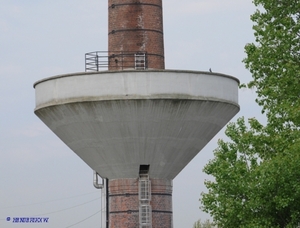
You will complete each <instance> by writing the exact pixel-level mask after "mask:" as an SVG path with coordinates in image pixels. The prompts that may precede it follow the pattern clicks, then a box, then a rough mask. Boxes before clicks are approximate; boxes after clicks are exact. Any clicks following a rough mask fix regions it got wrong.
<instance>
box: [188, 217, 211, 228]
mask: <svg viewBox="0 0 300 228" xmlns="http://www.w3.org/2000/svg"><path fill="white" fill-rule="evenodd" d="M193 228H216V226H214V224H213V223H211V222H210V221H209V220H208V219H207V220H206V221H205V222H201V219H199V220H198V221H197V222H195V223H194V226H193Z"/></svg>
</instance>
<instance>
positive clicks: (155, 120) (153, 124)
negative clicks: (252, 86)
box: [35, 70, 239, 179]
mask: <svg viewBox="0 0 300 228" xmlns="http://www.w3.org/2000/svg"><path fill="white" fill-rule="evenodd" d="M35 89H36V109H35V113H36V115H37V116H39V118H40V119H41V120H42V121H43V122H44V123H45V124H46V125H47V126H48V127H49V128H50V129H51V130H52V131H53V132H54V133H55V134H56V135H57V136H58V137H59V138H61V140H62V141H64V142H65V143H66V144H67V145H68V146H69V147H70V148H71V149H72V150H73V151H74V152H75V153H76V154H77V155H78V156H79V157H81V158H82V159H83V160H84V161H85V162H86V163H87V164H88V165H89V166H90V167H91V168H92V169H94V170H96V171H97V172H98V173H99V174H100V175H101V176H102V177H105V178H109V179H119V178H137V177H138V174H139V166H140V164H150V172H149V175H150V177H151V178H160V179H173V178H174V177H175V176H176V175H177V174H178V173H179V172H180V171H181V170H182V169H183V168H184V167H185V166H186V165H187V164H188V163H189V161H190V160H191V159H193V157H194V156H195V155H196V154H197V153H198V152H199V151H200V150H201V149H202V148H203V147H204V146H205V145H206V144H207V143H208V142H209V141H210V140H211V138H212V137H213V136H215V134H216V133H217V132H218V131H219V130H220V129H221V128H222V127H223V126H224V125H225V124H226V123H227V122H228V121H229V120H230V119H231V118H232V117H233V116H234V115H235V114H236V113H237V112H238V111H239V106H238V81H237V80H236V79H235V78H233V77H230V76H226V75H222V74H210V73H205V72H192V71H159V70H156V71H118V72H113V74H112V72H97V73H78V74H73V75H61V76H56V77H52V78H48V79H44V80H42V81H39V82H37V83H36V84H35Z"/></svg>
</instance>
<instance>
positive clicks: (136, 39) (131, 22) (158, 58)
mask: <svg viewBox="0 0 300 228" xmlns="http://www.w3.org/2000/svg"><path fill="white" fill-rule="evenodd" d="M108 5H109V8H108V30H109V31H108V52H109V56H110V59H109V66H110V69H111V70H112V69H113V70H115V69H126V68H133V66H134V63H135V62H136V59H135V58H136V57H135V54H145V61H146V64H147V66H146V68H149V69H164V68H165V63H164V38H163V16H162V1H161V0H109V1H108ZM121 64H122V66H121Z"/></svg>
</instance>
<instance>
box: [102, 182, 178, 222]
mask: <svg viewBox="0 0 300 228" xmlns="http://www.w3.org/2000/svg"><path fill="white" fill-rule="evenodd" d="M108 186H109V189H108V192H109V224H110V225H109V228H138V227H139V197H138V192H139V191H138V179H118V180H110V181H109V185H108ZM151 207H152V228H172V220H173V215H172V181H171V180H162V179H151Z"/></svg>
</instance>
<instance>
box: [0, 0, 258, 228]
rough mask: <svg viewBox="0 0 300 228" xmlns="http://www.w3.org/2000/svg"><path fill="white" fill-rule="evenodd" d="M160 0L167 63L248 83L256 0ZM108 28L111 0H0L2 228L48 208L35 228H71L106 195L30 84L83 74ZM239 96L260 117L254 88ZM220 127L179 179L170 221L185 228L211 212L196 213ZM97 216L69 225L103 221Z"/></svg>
mask: <svg viewBox="0 0 300 228" xmlns="http://www.w3.org/2000/svg"><path fill="white" fill-rule="evenodd" d="M163 4H164V34H165V36H164V39H165V57H166V68H167V69H182V70H199V71H208V69H209V68H211V69H212V71H214V72H219V73H225V74H229V75H232V76H235V77H237V78H238V79H239V80H240V81H241V82H247V81H249V80H250V79H251V75H250V73H249V72H248V71H247V70H246V69H245V67H244V64H243V63H242V59H243V58H244V57H245V54H244V46H245V44H246V43H248V42H252V41H253V40H254V38H253V32H252V28H251V27H252V22H251V21H250V14H252V13H253V12H254V10H255V8H254V6H253V5H252V2H251V1H250V0H248V1H246V0H185V1H179V0H178V1H177V0H176V1H175V0H164V1H163ZM107 24H108V19H107V0H105V1H104V0H102V1H100V0H84V1H83V0H81V1H80V0H64V1H58V0H56V1H53V0H43V1H41V0H25V1H24V0H9V1H6V0H0V47H1V49H0V82H1V83H0V95H1V96H0V109H1V112H0V113H1V114H0V115H1V118H0V183H1V188H0V227H15V226H16V224H13V223H11V222H6V221H5V220H6V217H9V216H10V217H24V216H35V215H40V214H45V215H43V216H42V217H49V218H50V221H49V223H48V224H44V225H36V227H48V228H49V227H51V228H52V227H53V228H60V227H62V228H65V227H68V226H70V225H72V224H75V223H77V222H79V221H81V220H83V219H85V218H87V217H89V216H90V215H92V214H94V213H95V212H97V211H98V210H99V209H100V200H99V199H98V200H96V201H93V202H90V203H87V204H84V205H81V206H78V207H74V206H76V205H79V204H83V203H85V202H88V201H92V200H93V199H96V198H98V197H100V191H99V190H96V189H95V188H94V187H93V184H92V170H91V168H90V167H88V166H87V165H86V164H85V163H84V162H83V161H82V160H81V159H80V158H79V157H78V156H77V155H75V153H73V152H72V151H71V150H70V149H69V148H68V147H67V146H66V145H64V144H63V143H62V142H61V141H60V140H59V139H58V138H57V137H56V136H55V135H54V134H53V133H52V132H51V131H50V130H49V129H48V128H47V127H46V126H45V125H44V124H43V123H42V122H41V121H40V120H39V119H38V118H37V117H36V116H35V115H34V113H33V109H34V104H35V97H34V92H35V91H34V89H33V86H32V85H33V83H34V82H35V81H38V80H40V79H43V78H46V77H50V76H54V75H58V74H65V73H71V72H82V71H84V54H85V53H86V52H90V51H96V50H107V33H108V32H107ZM239 96H240V98H239V100H240V106H241V111H240V112H239V113H238V115H237V116H236V117H235V118H234V119H236V118H237V117H239V116H245V117H246V118H249V117H254V116H256V117H258V118H259V119H261V118H262V117H261V114H260V109H259V108H258V106H257V105H256V104H255V103H254V99H255V93H254V91H246V90H241V91H240V93H239ZM223 132H224V129H223V130H222V131H221V132H220V133H219V134H218V135H217V136H216V137H215V138H214V139H213V140H212V141H211V142H210V143H209V144H208V145H207V146H206V147H205V148H204V149H203V150H202V151H201V153H199V154H198V155H197V156H196V158H195V159H194V160H193V161H192V162H191V163H190V164H189V165H188V166H187V167H186V168H185V169H184V170H183V171H182V172H181V173H180V174H179V175H178V176H177V177H176V178H175V180H174V182H173V219H174V227H176V228H189V227H192V225H193V223H194V222H195V221H196V220H197V219H199V218H202V219H206V218H209V215H207V214H204V213H202V212H201V210H200V209H199V206H200V202H199V198H200V193H201V192H202V191H206V189H205V187H204V184H203V182H204V180H205V179H207V178H209V177H207V176H206V175H204V174H203V172H202V169H203V166H204V165H205V164H206V163H207V162H208V160H209V159H211V158H213V152H212V151H213V150H214V149H215V148H216V146H217V140H218V138H224V133H223ZM86 193H89V194H86ZM83 194H85V195H83ZM79 195H81V196H79ZM73 196H76V197H73ZM68 197H73V198H68ZM56 199H63V200H57V201H53V200H56ZM45 201H48V202H45ZM49 201H51V202H49ZM24 205H25V206H24ZM70 207H74V208H71V209H68V210H64V211H61V210H62V209H65V208H70ZM58 211H59V212H58ZM49 212H56V213H51V214H46V213H49ZM100 217H101V216H100V213H98V214H97V215H95V216H93V217H91V218H90V219H88V220H86V221H84V222H82V223H80V224H78V225H76V226H73V227H100ZM31 226H32V225H26V224H23V225H22V227H31Z"/></svg>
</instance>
